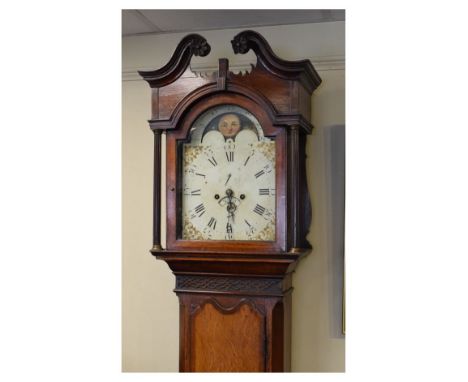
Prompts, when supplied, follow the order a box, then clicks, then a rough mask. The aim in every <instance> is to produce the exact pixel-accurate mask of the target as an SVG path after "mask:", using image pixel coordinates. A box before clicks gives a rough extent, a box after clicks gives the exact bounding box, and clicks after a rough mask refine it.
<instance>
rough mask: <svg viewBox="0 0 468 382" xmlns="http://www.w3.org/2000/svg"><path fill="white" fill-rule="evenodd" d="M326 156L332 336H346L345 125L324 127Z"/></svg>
mask: <svg viewBox="0 0 468 382" xmlns="http://www.w3.org/2000/svg"><path fill="white" fill-rule="evenodd" d="M323 134H324V151H325V152H324V158H325V187H326V191H327V193H328V197H327V201H328V203H327V205H326V216H327V217H328V219H327V225H328V226H327V229H326V232H327V238H326V240H327V248H328V249H329V253H328V267H329V272H330V275H331V277H330V279H329V283H330V284H329V288H330V291H331V293H330V294H329V296H330V301H329V305H328V306H329V309H330V317H331V322H330V336H331V337H332V338H343V337H344V334H343V333H344V309H345V307H344V229H345V227H344V219H345V126H344V125H334V126H328V127H325V128H324V129H323Z"/></svg>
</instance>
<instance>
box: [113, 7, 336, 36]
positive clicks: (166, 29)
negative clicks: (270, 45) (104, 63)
mask: <svg viewBox="0 0 468 382" xmlns="http://www.w3.org/2000/svg"><path fill="white" fill-rule="evenodd" d="M344 20H345V10H344V9H294V10H290V9H276V10H273V9H233V10H229V9H216V10H215V9H200V10H158V9H147V10H141V9H139V10H135V9H124V10H123V11H122V35H123V36H132V35H141V34H149V33H151V34H162V33H177V32H192V31H198V30H209V29H228V28H244V27H259V26H268V25H284V24H306V23H323V22H330V21H344Z"/></svg>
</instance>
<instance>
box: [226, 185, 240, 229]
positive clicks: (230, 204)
mask: <svg viewBox="0 0 468 382" xmlns="http://www.w3.org/2000/svg"><path fill="white" fill-rule="evenodd" d="M226 195H227V198H228V204H227V208H226V209H227V212H228V213H229V215H228V219H229V217H231V218H232V221H233V222H234V212H236V209H237V206H236V205H235V203H233V201H232V198H233V195H234V192H232V190H231V189H230V188H228V189H227V190H226Z"/></svg>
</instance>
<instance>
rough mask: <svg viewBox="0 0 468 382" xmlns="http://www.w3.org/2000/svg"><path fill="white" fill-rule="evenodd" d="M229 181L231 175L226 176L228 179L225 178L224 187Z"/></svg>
mask: <svg viewBox="0 0 468 382" xmlns="http://www.w3.org/2000/svg"><path fill="white" fill-rule="evenodd" d="M229 179H231V174H229V175H228V178H227V180H226V183H224V185H225V186H226V185H227V184H228V182H229Z"/></svg>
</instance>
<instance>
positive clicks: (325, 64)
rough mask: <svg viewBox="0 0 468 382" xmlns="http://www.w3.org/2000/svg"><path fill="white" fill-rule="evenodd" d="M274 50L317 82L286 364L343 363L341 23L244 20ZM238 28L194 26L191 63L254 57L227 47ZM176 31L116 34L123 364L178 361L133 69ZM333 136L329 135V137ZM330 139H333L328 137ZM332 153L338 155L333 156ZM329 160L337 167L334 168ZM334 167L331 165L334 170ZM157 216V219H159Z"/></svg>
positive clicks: (169, 281)
mask: <svg viewBox="0 0 468 382" xmlns="http://www.w3.org/2000/svg"><path fill="white" fill-rule="evenodd" d="M253 29H255V30H256V31H258V32H260V33H261V34H262V35H263V36H264V37H265V38H266V39H267V41H268V42H269V43H270V45H271V46H272V48H273V50H274V52H275V53H276V54H278V55H279V56H280V57H281V58H284V59H289V60H294V59H303V58H309V59H311V61H312V62H313V63H314V65H315V66H316V68H317V69H318V72H319V74H320V76H321V77H322V80H323V83H322V85H321V86H320V87H319V89H318V90H317V91H316V92H315V93H314V96H313V100H312V108H313V123H314V125H315V129H314V133H313V135H312V136H311V137H309V138H308V141H307V155H308V159H307V168H308V174H309V178H308V181H309V189H310V192H311V199H312V208H313V221H312V225H311V230H310V233H309V237H308V238H309V241H310V242H311V243H312V245H313V246H314V251H313V252H312V253H311V254H310V255H309V256H308V257H306V258H305V259H303V260H302V261H301V263H300V264H299V266H298V267H297V270H296V273H295V274H294V279H293V282H294V286H295V290H294V292H293V321H292V326H293V328H292V371H303V372H306V371H311V372H327V371H330V372H340V371H344V367H345V361H344V358H345V357H344V353H345V340H344V337H343V336H342V335H341V333H340V330H341V310H340V306H341V280H342V273H341V268H342V267H341V265H342V260H341V248H342V239H340V229H339V228H340V227H341V223H340V222H341V221H342V219H341V215H340V214H341V213H342V208H341V204H340V203H336V198H337V195H338V202H339V199H340V196H339V193H336V192H335V191H336V189H337V187H338V189H339V188H340V185H341V180H342V179H341V178H340V177H339V176H337V174H336V171H335V170H336V169H337V168H338V167H340V166H339V164H338V165H337V164H336V163H335V162H337V158H338V159H340V158H342V156H343V151H342V150H338V151H337V147H340V142H342V138H343V131H344V129H343V126H344V123H345V104H344V98H345V78H344V54H345V50H344V30H345V27H344V22H333V23H321V24H301V25H282V26H272V27H262V28H253ZM239 31H241V29H230V30H216V31H204V32H197V33H199V34H201V35H202V36H204V37H206V39H207V40H208V42H209V43H210V45H211V46H212V51H211V53H210V54H209V55H208V56H207V57H204V58H195V59H194V60H193V61H192V63H193V66H195V67H198V68H203V67H216V65H217V64H216V63H217V59H218V58H221V57H227V58H229V61H230V63H231V65H233V66H235V64H236V62H240V63H245V62H246V61H249V60H250V61H252V62H254V61H255V58H254V55H253V54H252V53H251V52H250V53H249V54H247V55H243V56H235V55H234V54H233V53H232V49H231V45H230V40H231V39H232V37H233V36H234V35H236V34H237V33H238V32H239ZM184 35H185V34H163V35H147V36H131V37H126V38H124V39H123V46H122V49H123V64H122V66H123V88H122V94H123V95H122V97H123V100H122V101H123V105H122V110H123V132H122V134H123V136H122V137H123V147H122V153H123V154H122V156H123V185H122V186H123V206H122V208H123V233H122V237H123V244H122V246H123V275H122V277H123V312H122V314H123V320H122V323H123V326H122V331H123V332H122V340H123V341H122V344H123V350H122V354H123V359H122V369H123V371H129V372H131V371H177V370H178V343H179V332H178V324H179V322H178V318H179V316H178V301H177V297H176V295H175V294H174V293H173V292H172V289H173V288H174V285H175V278H174V276H173V275H172V273H171V271H170V270H169V268H168V267H167V265H166V264H165V263H164V262H162V261H156V260H155V259H154V258H153V257H152V256H151V255H150V254H149V248H150V247H151V243H152V237H151V232H152V231H151V229H152V227H151V224H152V216H151V214H152V163H153V151H152V150H153V134H152V132H151V131H150V129H149V127H148V124H147V122H146V120H147V119H148V118H149V117H150V91H149V87H148V85H147V84H146V82H143V81H141V80H139V79H138V76H136V75H135V70H137V69H156V68H159V67H161V66H162V65H164V64H165V63H166V62H167V61H168V60H169V58H170V56H171V55H172V53H173V51H174V49H175V46H176V45H177V43H178V42H179V41H180V39H181V38H182V37H183V36H184ZM337 137H338V138H337ZM337 142H338V143H337ZM338 162H339V160H338ZM336 166H338V167H336ZM340 171H341V170H340ZM163 221H164V220H163Z"/></svg>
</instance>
